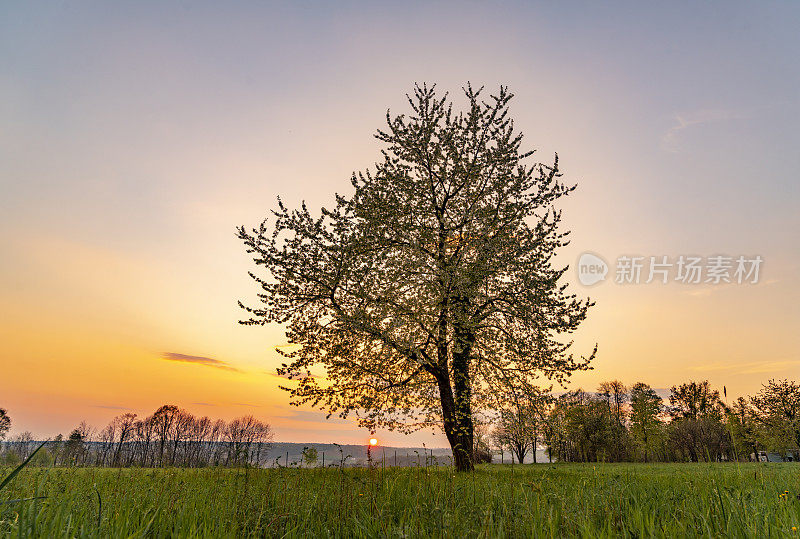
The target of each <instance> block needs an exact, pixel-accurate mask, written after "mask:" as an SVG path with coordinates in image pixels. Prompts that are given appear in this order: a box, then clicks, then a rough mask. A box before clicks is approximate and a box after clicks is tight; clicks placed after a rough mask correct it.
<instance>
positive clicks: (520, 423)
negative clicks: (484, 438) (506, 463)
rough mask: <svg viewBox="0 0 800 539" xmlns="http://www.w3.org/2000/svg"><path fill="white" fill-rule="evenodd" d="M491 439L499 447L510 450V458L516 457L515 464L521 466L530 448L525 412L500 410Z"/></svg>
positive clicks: (521, 410) (519, 409)
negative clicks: (497, 422) (517, 463)
mask: <svg viewBox="0 0 800 539" xmlns="http://www.w3.org/2000/svg"><path fill="white" fill-rule="evenodd" d="M492 437H493V438H494V440H495V443H497V445H498V446H500V448H501V450H502V448H504V447H508V448H509V449H511V458H512V463H513V458H514V457H515V456H516V457H517V462H519V463H520V464H522V462H523V461H524V460H525V455H526V454H527V453H528V447H529V446H530V434H529V431H528V424H527V418H526V416H525V410H524V409H522V408H521V407H516V406H515V407H509V408H505V409H503V410H500V417H499V424H498V425H497V427H496V428H495V429H494V432H493V433H492Z"/></svg>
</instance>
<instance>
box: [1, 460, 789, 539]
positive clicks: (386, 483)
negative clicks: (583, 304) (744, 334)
mask: <svg viewBox="0 0 800 539" xmlns="http://www.w3.org/2000/svg"><path fill="white" fill-rule="evenodd" d="M8 471H9V470H0V477H2V476H4V475H5V473H6V472H8ZM798 494H800V465H797V464H791V463H787V464H741V465H737V464H654V465H646V464H596V465H594V464H555V465H536V466H532V465H526V466H519V465H517V466H514V467H513V468H512V467H511V466H508V465H506V466H500V465H493V466H484V467H481V468H479V469H478V470H476V471H475V472H474V473H472V474H461V475H456V474H454V473H453V472H452V470H450V469H446V468H428V469H426V468H424V467H422V468H398V469H387V470H385V471H382V470H381V469H380V468H379V469H376V470H364V469H345V470H343V471H340V470H338V469H335V468H328V469H307V470H304V469H268V470H258V469H249V470H244V469H241V470H229V469H201V470H184V469H121V470H115V469H93V468H86V469H58V468H56V469H44V468H32V469H26V470H24V471H23V472H22V473H20V475H18V476H17V477H16V478H15V479H14V481H13V482H12V483H11V484H10V485H9V486H8V487H7V488H6V489H4V490H3V491H2V494H0V531H1V532H2V533H3V534H11V535H15V536H16V535H19V536H41V537H59V536H70V537H131V536H134V537H143V536H144V537H169V536H180V537H222V536H250V535H252V536H275V537H301V536H309V535H312V536H321V537H328V536H330V537H353V536H363V537H423V536H451V537H487V536H488V537H534V536H535V537H545V536H547V537H560V536H570V537H572V536H584V537H585V536H631V537H648V536H670V537H678V536H681V537H693V536H713V537H723V536H733V537H800V536H798V532H797V530H798V529H800V499H799V498H798ZM38 496H41V497H44V498H41V499H33V500H27V501H9V500H13V499H19V498H32V497H38Z"/></svg>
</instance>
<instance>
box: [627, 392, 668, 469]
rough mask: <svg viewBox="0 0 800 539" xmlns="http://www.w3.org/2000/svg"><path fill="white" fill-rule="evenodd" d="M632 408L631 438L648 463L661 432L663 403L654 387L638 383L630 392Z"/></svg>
mask: <svg viewBox="0 0 800 539" xmlns="http://www.w3.org/2000/svg"><path fill="white" fill-rule="evenodd" d="M630 408H631V415H630V424H631V425H630V429H631V436H632V437H633V440H634V442H635V443H636V445H637V446H638V447H639V448H640V449H641V451H642V455H643V457H644V461H645V462H647V461H648V460H649V455H650V454H651V453H652V450H653V442H654V440H655V439H656V438H657V437H658V435H659V433H660V432H661V428H662V423H661V421H660V420H659V415H660V414H661V411H662V409H663V403H662V402H661V397H659V396H658V394H657V393H656V392H655V390H654V389H653V388H652V387H650V386H649V385H647V384H645V383H643V382H638V383H636V384H634V385H633V387H631V390H630Z"/></svg>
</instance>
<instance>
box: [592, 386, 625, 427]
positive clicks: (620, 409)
mask: <svg viewBox="0 0 800 539" xmlns="http://www.w3.org/2000/svg"><path fill="white" fill-rule="evenodd" d="M597 392H598V393H599V394H600V396H601V397H603V398H604V399H605V401H606V402H607V403H608V408H609V410H611V413H612V414H614V417H616V418H617V422H618V423H619V424H620V425H621V426H623V425H624V424H625V408H624V405H625V403H626V402H627V401H628V388H627V387H625V384H623V383H622V382H620V381H619V380H612V381H610V382H602V383H601V384H600V387H598V388H597Z"/></svg>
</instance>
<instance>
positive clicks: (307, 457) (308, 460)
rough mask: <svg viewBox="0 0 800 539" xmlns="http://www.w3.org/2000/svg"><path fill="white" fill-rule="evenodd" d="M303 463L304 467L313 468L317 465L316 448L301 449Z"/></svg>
mask: <svg viewBox="0 0 800 539" xmlns="http://www.w3.org/2000/svg"><path fill="white" fill-rule="evenodd" d="M303 462H304V463H305V465H306V466H309V467H310V466H314V465H316V464H317V448H316V447H304V448H303Z"/></svg>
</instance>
